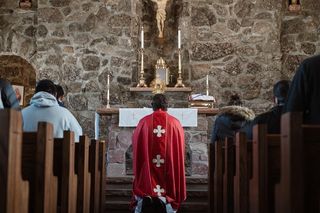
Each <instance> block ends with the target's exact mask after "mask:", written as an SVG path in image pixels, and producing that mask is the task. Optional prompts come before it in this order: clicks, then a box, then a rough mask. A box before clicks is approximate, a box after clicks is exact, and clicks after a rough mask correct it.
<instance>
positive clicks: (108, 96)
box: [107, 74, 110, 104]
mask: <svg viewBox="0 0 320 213" xmlns="http://www.w3.org/2000/svg"><path fill="white" fill-rule="evenodd" d="M109 100H110V74H108V77H107V103H108V104H109Z"/></svg>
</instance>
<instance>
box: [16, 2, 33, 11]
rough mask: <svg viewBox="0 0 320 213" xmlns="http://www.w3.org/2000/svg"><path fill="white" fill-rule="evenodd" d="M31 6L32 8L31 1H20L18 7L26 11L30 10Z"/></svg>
mask: <svg viewBox="0 0 320 213" xmlns="http://www.w3.org/2000/svg"><path fill="white" fill-rule="evenodd" d="M31 6H32V2H31V0H21V1H20V2H19V7H20V8H23V9H28V8H31Z"/></svg>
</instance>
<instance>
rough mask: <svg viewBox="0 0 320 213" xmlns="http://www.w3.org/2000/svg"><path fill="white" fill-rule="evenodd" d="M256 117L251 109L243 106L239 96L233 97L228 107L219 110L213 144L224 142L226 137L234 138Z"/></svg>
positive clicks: (213, 132)
mask: <svg viewBox="0 0 320 213" xmlns="http://www.w3.org/2000/svg"><path fill="white" fill-rule="evenodd" d="M254 116H255V114H254V112H253V111H252V110H251V109H249V108H247V107H243V106H242V101H241V99H240V97H239V95H238V94H234V95H231V96H230V100H229V103H228V106H226V107H222V108H221V109H220V110H219V113H218V117H217V119H216V121H215V123H214V126H213V131H212V137H211V143H214V142H216V141H217V140H224V139H225V138H226V137H228V138H233V137H234V136H235V134H236V132H238V131H239V130H240V129H241V128H243V127H244V126H245V125H246V124H247V123H248V122H251V121H252V120H253V118H254Z"/></svg>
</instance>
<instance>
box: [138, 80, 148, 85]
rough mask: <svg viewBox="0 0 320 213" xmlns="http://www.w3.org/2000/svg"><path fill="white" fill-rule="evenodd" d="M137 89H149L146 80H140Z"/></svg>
mask: <svg viewBox="0 0 320 213" xmlns="http://www.w3.org/2000/svg"><path fill="white" fill-rule="evenodd" d="M137 87H148V86H147V84H146V82H145V80H144V78H140V80H139V83H138V84H137Z"/></svg>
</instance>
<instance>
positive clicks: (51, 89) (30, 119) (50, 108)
mask: <svg viewBox="0 0 320 213" xmlns="http://www.w3.org/2000/svg"><path fill="white" fill-rule="evenodd" d="M56 93H57V90H56V86H55V84H54V83H53V82H52V81H51V80H47V79H46V80H41V81H39V82H38V84H37V86H36V91H35V94H34V95H33V97H32V98H31V100H30V106H28V107H26V108H24V109H23V110H22V118H23V130H24V131H26V132H34V131H37V128H38V122H40V121H44V122H49V123H52V125H53V132H54V137H55V138H63V131H64V130H70V131H73V132H74V134H75V141H76V142H78V141H79V136H80V135H82V128H81V126H80V124H79V123H78V121H77V119H76V118H75V117H74V116H73V115H72V113H71V112H70V111H69V110H68V109H66V108H64V107H60V106H59V104H58V101H57V99H56Z"/></svg>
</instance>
